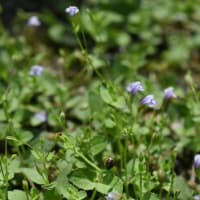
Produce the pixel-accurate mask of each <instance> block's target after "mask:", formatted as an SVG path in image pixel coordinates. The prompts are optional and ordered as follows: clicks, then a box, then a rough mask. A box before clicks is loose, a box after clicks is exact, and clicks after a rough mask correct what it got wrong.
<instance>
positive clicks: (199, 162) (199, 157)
mask: <svg viewBox="0 0 200 200" xmlns="http://www.w3.org/2000/svg"><path fill="white" fill-rule="evenodd" d="M194 167H195V168H196V169H197V168H200V154H196V155H195V156H194Z"/></svg>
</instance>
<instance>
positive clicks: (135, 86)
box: [126, 81, 144, 95]
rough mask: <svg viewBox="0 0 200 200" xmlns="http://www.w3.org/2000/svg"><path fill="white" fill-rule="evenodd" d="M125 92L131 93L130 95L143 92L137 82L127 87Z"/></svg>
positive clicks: (142, 88)
mask: <svg viewBox="0 0 200 200" xmlns="http://www.w3.org/2000/svg"><path fill="white" fill-rule="evenodd" d="M126 90H127V91H128V92H129V93H131V94H132V95H135V94H136V93H137V92H142V91H144V87H143V86H142V85H141V83H140V82H139V81H136V82H133V83H131V84H129V85H128V87H127V88H126Z"/></svg>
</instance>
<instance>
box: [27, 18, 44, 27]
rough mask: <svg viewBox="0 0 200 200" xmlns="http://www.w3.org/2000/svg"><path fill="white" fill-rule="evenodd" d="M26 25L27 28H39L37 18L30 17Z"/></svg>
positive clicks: (39, 23)
mask: <svg viewBox="0 0 200 200" xmlns="http://www.w3.org/2000/svg"><path fill="white" fill-rule="evenodd" d="M27 25H28V26H40V25H41V22H40V20H39V19H38V17H37V16H32V17H30V18H29V19H28V22H27Z"/></svg>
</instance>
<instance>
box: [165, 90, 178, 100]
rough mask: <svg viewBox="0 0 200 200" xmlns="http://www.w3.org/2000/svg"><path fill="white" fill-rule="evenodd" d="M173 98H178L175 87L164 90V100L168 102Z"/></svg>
mask: <svg viewBox="0 0 200 200" xmlns="http://www.w3.org/2000/svg"><path fill="white" fill-rule="evenodd" d="M171 98H176V94H175V93H174V89H173V87H168V88H166V89H165V90H164V99H166V100H168V99H171Z"/></svg>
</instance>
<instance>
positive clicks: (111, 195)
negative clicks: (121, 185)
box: [106, 192, 117, 200]
mask: <svg viewBox="0 0 200 200" xmlns="http://www.w3.org/2000/svg"><path fill="white" fill-rule="evenodd" d="M116 199H117V194H116V193H114V192H110V193H108V195H107V196H106V200H116Z"/></svg>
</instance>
